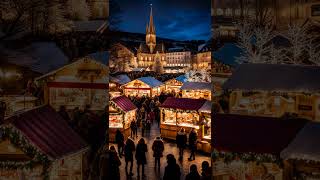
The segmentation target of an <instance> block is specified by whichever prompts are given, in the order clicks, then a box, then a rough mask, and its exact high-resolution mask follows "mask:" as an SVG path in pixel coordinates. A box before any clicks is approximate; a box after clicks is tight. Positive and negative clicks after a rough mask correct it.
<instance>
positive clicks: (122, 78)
mask: <svg viewBox="0 0 320 180" xmlns="http://www.w3.org/2000/svg"><path fill="white" fill-rule="evenodd" d="M110 81H111V82H115V83H118V84H120V85H124V84H127V83H129V82H130V81H131V79H130V78H129V76H127V75H126V74H119V75H117V76H115V77H112V76H110Z"/></svg>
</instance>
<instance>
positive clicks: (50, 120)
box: [6, 105, 88, 159]
mask: <svg viewBox="0 0 320 180" xmlns="http://www.w3.org/2000/svg"><path fill="white" fill-rule="evenodd" d="M6 122H7V123H9V124H11V125H12V126H13V127H14V128H16V129H18V130H19V132H21V133H22V134H23V135H24V136H25V137H26V138H27V139H28V140H29V141H30V142H31V143H32V144H34V145H35V146H36V147H37V148H39V149H40V150H41V151H42V152H43V153H45V154H46V155H48V156H49V157H51V158H53V159H59V158H61V157H63V156H66V155H70V154H73V153H76V152H79V151H81V150H83V149H86V148H88V145H87V144H86V143H85V142H84V141H83V140H82V139H81V137H80V136H79V135H78V134H77V133H76V132H75V131H74V130H73V129H72V128H71V127H70V126H69V125H68V124H67V122H66V121H65V120H64V119H62V117H61V116H60V115H59V114H58V113H57V112H56V111H55V110H54V109H53V108H52V107H50V106H47V105H46V106H41V107H37V108H35V109H31V110H29V111H25V112H22V113H20V114H17V115H14V116H11V117H9V118H7V119H6Z"/></svg>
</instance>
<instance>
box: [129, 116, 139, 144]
mask: <svg viewBox="0 0 320 180" xmlns="http://www.w3.org/2000/svg"><path fill="white" fill-rule="evenodd" d="M130 129H131V137H132V138H133V139H134V138H135V137H138V135H137V131H138V127H137V123H136V121H135V120H133V121H132V122H131V123H130Z"/></svg>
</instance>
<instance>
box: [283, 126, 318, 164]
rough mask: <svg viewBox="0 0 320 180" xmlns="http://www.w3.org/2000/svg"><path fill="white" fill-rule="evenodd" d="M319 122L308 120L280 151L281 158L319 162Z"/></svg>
mask: <svg viewBox="0 0 320 180" xmlns="http://www.w3.org/2000/svg"><path fill="white" fill-rule="evenodd" d="M319 142H320V124H319V123H318V122H309V123H307V124H306V126H305V127H304V128H303V129H302V130H301V131H300V132H299V133H298V134H297V136H296V137H295V138H294V140H293V141H292V142H291V143H290V144H289V145H288V147H286V148H285V149H284V150H283V151H282V152H281V158H283V159H292V160H305V161H314V162H320V153H319V152H320V144H319Z"/></svg>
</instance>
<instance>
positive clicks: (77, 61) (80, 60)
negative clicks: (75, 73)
mask: <svg viewBox="0 0 320 180" xmlns="http://www.w3.org/2000/svg"><path fill="white" fill-rule="evenodd" d="M85 60H88V58H87V57H84V58H80V59H78V60H76V61H73V62H72V63H69V64H66V65H64V66H60V67H59V68H57V69H55V70H53V71H50V72H48V73H46V74H44V75H42V76H40V77H38V78H36V79H35V80H36V81H38V80H40V79H43V78H45V77H48V76H50V75H53V74H56V73H57V72H59V71H61V70H62V69H65V68H67V67H69V66H73V65H75V64H78V63H82V62H84V61H85ZM89 60H91V61H94V62H97V63H99V64H100V65H101V66H102V67H103V68H108V67H107V65H106V64H102V63H101V62H99V61H96V60H95V59H92V58H90V57H89Z"/></svg>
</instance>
